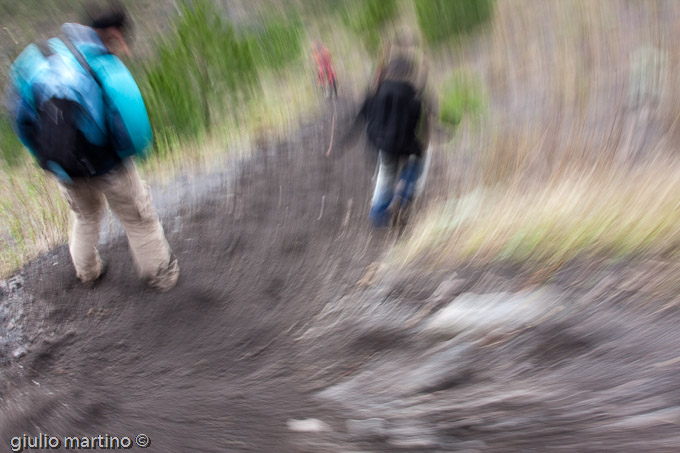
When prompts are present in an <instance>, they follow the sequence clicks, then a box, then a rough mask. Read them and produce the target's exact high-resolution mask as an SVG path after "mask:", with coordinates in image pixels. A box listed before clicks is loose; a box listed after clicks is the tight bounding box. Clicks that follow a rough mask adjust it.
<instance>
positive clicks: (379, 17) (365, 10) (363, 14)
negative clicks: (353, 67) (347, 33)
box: [342, 0, 399, 51]
mask: <svg viewBox="0 0 680 453" xmlns="http://www.w3.org/2000/svg"><path fill="white" fill-rule="evenodd" d="M398 12H399V9H398V4H397V1H396V0H355V1H349V2H345V3H344V10H343V11H342V20H343V22H344V24H345V25H346V26H347V27H348V28H349V29H350V30H351V31H352V32H353V33H355V34H356V35H358V36H360V37H361V38H362V40H363V42H364V45H365V46H366V47H367V48H368V49H369V50H370V51H376V50H377V49H378V46H379V44H380V36H381V34H382V32H383V30H384V28H385V27H386V25H387V24H389V23H390V22H391V21H392V20H393V19H394V18H395V17H396V16H397V14H398Z"/></svg>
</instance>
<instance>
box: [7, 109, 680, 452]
mask: <svg viewBox="0 0 680 453" xmlns="http://www.w3.org/2000/svg"><path fill="white" fill-rule="evenodd" d="M330 111H331V110H329V112H328V113H327V114H326V115H325V116H324V117H322V118H319V119H318V121H317V122H316V123H315V124H310V125H307V126H303V127H302V128H301V130H300V132H299V133H298V134H295V135H294V136H292V137H291V138H290V141H288V142H285V143H263V144H262V146H261V149H259V150H257V151H256V152H255V155H254V156H253V158H252V159H251V160H249V161H247V162H244V163H241V164H239V166H238V167H236V168H235V169H232V170H230V171H229V172H226V173H224V174H222V175H219V176H214V175H213V176H211V177H210V179H206V180H204V181H203V182H201V183H198V185H199V186H201V187H202V189H200V190H198V189H195V187H194V188H193V189H192V188H191V187H186V188H183V189H184V190H183V191H182V192H181V193H180V194H178V203H177V209H176V211H175V212H169V211H167V210H165V209H164V212H165V213H166V216H165V217H164V219H163V220H164V225H165V228H166V231H167V234H168V239H169V241H170V243H171V245H172V247H173V248H174V250H175V253H176V254H177V256H178V257H179V260H180V264H181V269H182V276H181V279H180V282H179V284H178V286H177V287H176V288H175V289H173V290H172V291H170V292H168V293H163V294H161V293H157V292H154V291H152V290H149V289H147V288H146V287H144V286H143V285H142V284H141V283H140V282H139V281H138V280H137V278H136V275H135V273H134V268H133V265H132V263H131V257H130V253H129V250H128V248H127V243H126V241H125V240H124V238H122V237H117V238H115V239H113V240H111V241H110V242H109V243H107V244H106V245H104V246H103V247H102V250H101V251H102V255H103V256H104V257H105V258H107V259H108V261H109V263H110V265H109V271H108V273H107V274H106V276H105V277H104V278H103V280H102V281H101V283H100V284H99V285H98V286H96V287H95V288H93V289H86V288H83V287H82V286H80V285H79V283H78V282H77V281H76V279H75V276H74V272H73V269H72V266H71V264H70V260H69V256H68V251H67V249H66V247H61V248H59V249H57V250H55V251H53V252H52V253H50V254H49V255H46V256H44V257H42V258H40V259H38V260H36V261H35V262H33V263H31V264H29V265H28V266H27V267H26V268H24V269H23V270H22V272H21V273H20V274H18V275H17V276H16V277H15V278H13V279H10V280H9V281H8V282H5V285H4V287H3V290H2V307H3V310H4V311H3V312H0V315H2V316H3V327H2V329H3V330H2V333H3V341H2V343H0V377H1V378H2V379H1V380H0V441H1V442H2V443H3V444H4V445H3V446H2V447H1V448H0V449H1V450H2V451H10V450H9V448H8V446H9V445H10V440H11V438H12V437H14V436H22V435H24V434H25V435H30V436H37V435H39V434H40V433H42V434H46V435H51V436H97V435H100V434H102V435H104V434H108V435H109V436H128V437H130V438H132V439H134V438H135V436H136V435H137V434H140V433H144V434H146V435H148V436H149V437H150V439H151V445H150V447H149V448H148V451H158V452H190V451H200V452H224V451H258V452H287V451H291V452H293V451H295V452H298V451H305V452H324V451H328V452H335V451H357V452H358V451H669V452H670V451H677V450H678V448H679V447H680V437H679V435H678V430H677V425H678V423H680V386H679V385H678V377H679V376H680V360H678V358H677V351H676V349H677V348H676V346H677V344H678V341H679V340H680V328H679V327H678V326H679V325H680V323H679V322H678V321H679V317H680V312H679V311H678V306H679V302H680V301H678V299H677V293H674V290H675V289H676V288H675V287H674V286H673V285H671V286H668V285H667V283H668V282H667V281H666V280H664V278H663V276H665V275H674V274H672V272H671V271H672V269H674V267H673V264H672V263H671V264H668V263H664V262H655V263H650V262H647V261H641V262H640V263H632V264H630V265H621V264H615V265H612V264H608V263H592V262H588V263H573V265H571V266H567V267H565V269H564V270H563V271H562V272H560V273H558V274H556V275H555V276H554V277H552V278H551V279H550V280H546V279H545V278H541V277H540V276H536V275H535V274H526V273H524V272H523V271H522V269H521V268H508V267H505V268H500V267H499V268H484V269H475V268H468V267H465V268H460V269H439V270H437V271H433V270H432V269H429V268H428V269H423V268H420V269H418V268H410V269H407V270H402V271H399V272H395V271H390V272H387V273H383V272H381V267H380V266H379V265H377V264H376V263H379V262H380V261H381V259H382V257H381V256H382V253H383V252H384V251H385V250H386V249H387V248H388V246H389V245H391V244H392V243H394V241H395V240H397V238H396V237H395V234H394V232H390V231H375V230H372V229H371V228H370V226H369V225H368V223H367V221H366V214H367V212H368V202H369V197H370V191H371V185H372V182H371V178H372V176H373V172H374V169H375V162H374V161H373V160H371V159H372V158H371V155H370V154H366V153H363V152H362V151H361V149H360V148H358V149H354V150H353V151H350V152H348V153H347V154H346V155H345V157H344V158H343V159H332V160H329V159H326V158H325V157H324V155H323V154H324V152H325V151H326V149H327V147H328V140H329V138H330V137H329V135H330V127H329V125H330V123H331V117H330ZM350 111H351V108H350V107H349V106H348V105H343V104H342V103H341V104H340V105H339V107H338V112H339V113H338V115H339V117H338V120H337V125H338V126H337V127H338V131H336V134H339V133H340V132H339V131H342V130H343V128H344V127H345V126H346V125H347V123H348V121H349V117H350ZM443 177H444V175H443V174H441V171H439V172H438V170H437V165H436V161H435V163H434V164H433V172H432V174H431V175H430V178H431V182H430V183H429V186H428V187H429V190H430V191H432V190H436V187H437V184H436V181H439V180H441V179H442V178H443ZM205 181H208V182H207V183H206V182H205ZM216 181H217V182H216ZM432 181H434V183H433V182H432ZM187 184H192V183H190V182H187ZM201 184H202V185H201ZM454 271H455V274H454ZM465 307H473V311H468V312H465V311H464V308H465ZM451 310H453V311H451ZM456 310H463V311H461V312H459V313H458V315H457V314H456ZM461 313H462V315H461ZM466 313H467V314H466ZM470 313H477V314H479V315H480V316H476V317H475V316H470ZM446 316H448V318H447V317H446ZM304 419H314V420H316V422H310V423H308V424H306V425H304V426H299V425H295V424H294V423H292V424H291V422H292V421H294V420H304ZM62 451H65V450H62ZM83 451H84V450H83Z"/></svg>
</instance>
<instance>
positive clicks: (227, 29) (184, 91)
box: [140, 1, 257, 142]
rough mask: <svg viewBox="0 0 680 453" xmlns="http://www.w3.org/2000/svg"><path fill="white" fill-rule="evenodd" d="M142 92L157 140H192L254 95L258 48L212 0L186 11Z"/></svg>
mask: <svg viewBox="0 0 680 453" xmlns="http://www.w3.org/2000/svg"><path fill="white" fill-rule="evenodd" d="M156 53H157V55H158V57H157V59H156V60H155V61H154V62H152V63H151V64H149V65H147V66H146V67H145V68H143V70H142V71H143V76H142V78H141V79H142V80H141V81H140V88H141V89H142V91H143V94H144V98H145V100H146V102H147V108H148V110H149V116H150V117H151V123H152V126H153V127H154V132H155V134H156V137H157V140H158V141H160V142H165V141H168V140H172V139H177V138H184V137H187V136H188V137H192V136H195V135H197V134H198V133H200V132H201V131H202V130H204V129H206V128H209V127H211V126H212V125H213V124H214V122H215V118H214V116H215V115H214V114H215V113H223V112H225V111H228V110H229V109H231V108H233V106H234V105H238V103H239V101H242V100H243V99H244V98H247V97H248V96H249V95H250V94H252V90H253V88H254V85H255V81H256V76H257V71H256V68H255V64H254V61H253V56H252V50H251V48H250V46H249V45H248V44H247V43H246V42H245V41H243V40H240V39H238V38H237V36H236V34H235V33H234V30H233V28H232V27H231V25H229V24H227V23H225V22H224V21H223V20H222V19H221V17H220V15H219V13H218V12H217V11H216V10H215V7H214V6H213V5H212V4H211V3H209V2H207V1H197V2H194V3H193V4H189V3H188V2H185V3H183V4H182V5H181V7H180V15H179V17H178V18H177V20H176V22H175V24H174V27H173V30H172V32H171V33H170V34H169V36H167V37H166V38H165V39H164V40H163V41H160V42H159V43H158V44H157V45H156Z"/></svg>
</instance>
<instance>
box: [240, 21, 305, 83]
mask: <svg viewBox="0 0 680 453" xmlns="http://www.w3.org/2000/svg"><path fill="white" fill-rule="evenodd" d="M301 36H302V21H301V20H300V17H299V16H297V15H296V16H295V17H293V18H285V17H281V16H279V17H275V18H272V19H269V20H267V21H266V22H265V26H264V28H263V29H262V30H260V31H258V32H254V33H251V36H250V42H251V45H252V46H253V47H252V48H253V55H254V58H255V62H256V64H257V65H258V66H259V67H263V68H270V69H274V70H278V69H281V68H283V67H285V66H286V65H287V64H289V63H291V62H293V61H296V60H297V59H298V57H299V56H300V49H301V47H302V46H301Z"/></svg>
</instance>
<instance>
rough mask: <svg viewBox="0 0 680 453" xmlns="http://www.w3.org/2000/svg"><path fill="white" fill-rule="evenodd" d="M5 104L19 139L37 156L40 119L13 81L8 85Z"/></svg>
mask: <svg viewBox="0 0 680 453" xmlns="http://www.w3.org/2000/svg"><path fill="white" fill-rule="evenodd" d="M3 104H4V106H5V108H6V109H7V110H8V112H9V114H10V119H11V122H12V128H13V129H14V132H15V133H16V134H17V136H18V137H19V140H20V141H21V143H22V144H23V145H24V146H25V147H26V148H28V150H29V151H30V152H31V154H33V156H36V145H35V138H34V135H35V133H34V132H35V125H36V123H37V121H38V117H37V114H36V112H35V111H34V110H33V108H32V107H31V106H30V105H29V104H28V102H27V101H26V100H24V99H22V98H21V96H20V95H19V92H18V90H17V88H16V87H15V85H14V84H13V83H11V84H10V85H9V86H8V87H7V91H6V92H5V96H4V102H3Z"/></svg>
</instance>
